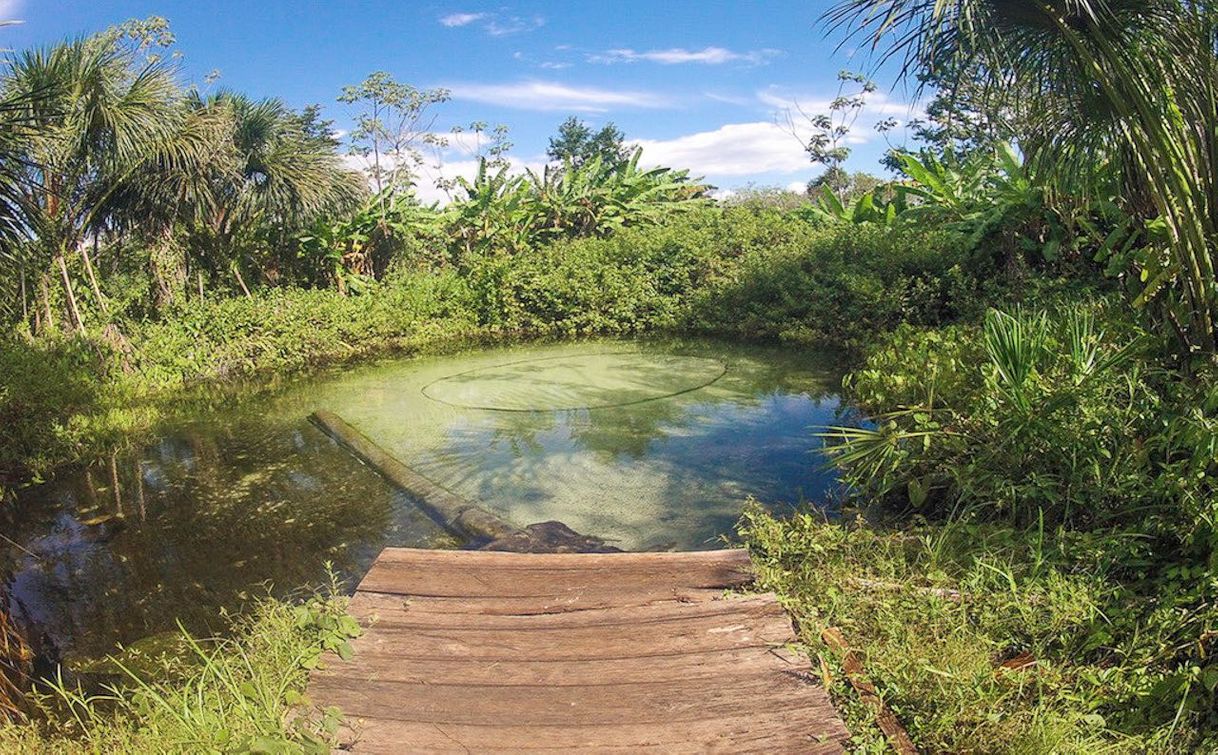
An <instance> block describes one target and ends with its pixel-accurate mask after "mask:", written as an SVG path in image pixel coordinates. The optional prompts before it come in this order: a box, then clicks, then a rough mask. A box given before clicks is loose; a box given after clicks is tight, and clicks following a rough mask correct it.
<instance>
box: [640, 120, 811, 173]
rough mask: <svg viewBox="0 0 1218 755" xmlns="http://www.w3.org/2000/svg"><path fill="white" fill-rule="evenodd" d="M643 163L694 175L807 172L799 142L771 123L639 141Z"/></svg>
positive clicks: (727, 127)
mask: <svg viewBox="0 0 1218 755" xmlns="http://www.w3.org/2000/svg"><path fill="white" fill-rule="evenodd" d="M634 143H635V144H637V145H639V146H640V147H642V148H643V157H642V162H645V163H647V164H648V165H667V166H671V167H673V168H688V169H689V170H690V171H691V172H692V173H694V174H695V175H715V176H748V175H755V174H760V173H795V172H797V171H803V172H808V171H810V170H811V164H810V163H809V162H808V155H807V154H806V153H805V152H804V150H803V147H802V146H801V145H800V143H799V140H798V139H797V138H796V137H794V136H792V135H791V134H790V133H789V132H787V131H784V130H783V129H782V128H780V127H779V126H777V125H776V124H774V123H770V122H764V121H762V122H755V123H729V124H727V125H724V126H720V127H719V128H717V129H715V130H714V131H701V132H698V133H696V134H687V135H685V136H679V137H677V138H675V139H639V140H636V141H635V142H634Z"/></svg>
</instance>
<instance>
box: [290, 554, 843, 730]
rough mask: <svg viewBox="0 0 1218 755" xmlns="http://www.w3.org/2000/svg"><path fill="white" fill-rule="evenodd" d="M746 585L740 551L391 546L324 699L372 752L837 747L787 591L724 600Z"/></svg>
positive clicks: (359, 604) (315, 692)
mask: <svg viewBox="0 0 1218 755" xmlns="http://www.w3.org/2000/svg"><path fill="white" fill-rule="evenodd" d="M750 579H751V573H750V568H749V562H748V556H747V554H746V553H745V552H744V551H742V550H727V551H710V552H696V553H606V554H575V553H558V554H528V553H502V552H488V551H433V550H414V549H405V548H390V549H386V550H385V551H384V552H383V553H381V555H380V557H379V558H378V559H377V560H376V563H375V564H373V566H372V569H371V570H370V571H369V572H368V574H367V576H366V577H364V580H363V581H362V582H361V583H360V585H359V589H358V590H357V591H356V593H355V596H354V597H353V598H352V600H351V609H350V610H351V613H352V614H353V615H354V616H355V617H356V618H358V619H359V620H360V622H361V623H362V624H363V625H364V626H365V627H366V632H365V633H364V635H363V636H362V637H360V638H359V639H357V640H356V641H355V643H354V649H355V656H354V658H353V659H352V660H350V661H346V662H343V661H339V660H338V659H333V660H331V661H330V662H328V663H327V665H326V668H324V669H320V670H317V671H314V672H313V675H312V677H311V679H310V686H309V693H310V698H311V699H312V700H313V702H314V703H316V704H318V705H323V706H327V705H336V706H338V707H339V708H341V709H342V710H343V712H344V714H345V716H346V721H347V729H346V730H345V732H344V740H343V747H344V748H345V749H351V750H355V751H358V752H420V751H456V752H483V751H492V750H500V751H505V750H524V751H537V750H564V751H623V752H624V751H630V752H634V751H637V750H651V751H655V752H665V753H668V752H705V751H720V752H746V751H758V752H761V751H764V752H770V753H773V752H799V753H829V752H841V750H842V748H841V742H842V741H843V740H844V739H845V738H846V737H847V733H846V729H845V726H844V725H843V724H842V722H841V720H840V719H839V718H838V716H837V714H836V713H835V711H834V710H833V706H832V704H831V703H830V701H829V698H828V695H827V694H826V693H825V691H824V690H823V689H822V688H820V687H819V686H816V684H815V683H814V682H813V681H812V680H811V679H810V677H809V671H810V670H811V669H810V667H809V663H808V661H807V659H806V658H804V657H802V656H800V655H798V654H796V653H794V652H791V651H789V650H786V649H785V648H784V646H785V645H786V644H788V643H790V642H792V641H793V640H794V634H793V632H792V628H791V623H790V619H789V618H788V617H787V616H786V614H785V613H784V612H783V610H782V608H781V607H780V606H779V605H778V603H777V601H776V600H775V599H774V596H773V595H769V594H767V595H748V596H729V595H726V594H725V592H724V591H725V588H731V587H739V586H741V585H744V584H747V583H748V582H749V581H750Z"/></svg>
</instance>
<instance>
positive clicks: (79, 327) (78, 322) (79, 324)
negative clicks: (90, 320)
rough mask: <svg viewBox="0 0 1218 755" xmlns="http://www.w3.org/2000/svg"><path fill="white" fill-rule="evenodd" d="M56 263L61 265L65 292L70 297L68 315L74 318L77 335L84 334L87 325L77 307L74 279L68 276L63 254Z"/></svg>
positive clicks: (57, 257)
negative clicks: (73, 288)
mask: <svg viewBox="0 0 1218 755" xmlns="http://www.w3.org/2000/svg"><path fill="white" fill-rule="evenodd" d="M55 262H56V264H58V265H59V274H60V276H61V278H62V280H63V291H64V293H65V294H67V296H68V314H69V315H70V316H71V318H72V327H73V328H74V329H75V331H76V332H77V333H84V332H85V323H84V321H83V320H82V319H81V318H80V308H79V307H77V306H76V294H75V293H73V292H72V279H71V277H70V276H69V275H68V263H67V261H66V260H65V259H64V255H63V253H60V254H57V255H55Z"/></svg>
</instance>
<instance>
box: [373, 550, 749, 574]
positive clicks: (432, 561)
mask: <svg viewBox="0 0 1218 755" xmlns="http://www.w3.org/2000/svg"><path fill="white" fill-rule="evenodd" d="M729 562H730V563H734V564H736V565H737V566H740V567H743V568H744V569H746V570H747V569H748V568H749V566H750V561H749V555H748V551H746V550H744V549H743V548H730V549H720V550H709V551H660V552H638V551H633V552H631V551H627V552H622V553H512V552H507V551H463V550H430V549H426V548H386V549H385V550H384V551H382V552H381V555H380V557H379V558H377V563H379V564H410V565H413V566H418V567H420V568H423V567H432V566H436V565H441V564H454V563H455V564H459V565H460V566H461V567H463V568H467V569H486V568H495V569H506V568H525V569H544V570H545V571H561V570H564V569H576V570H581V571H582V570H584V569H590V568H596V567H604V566H612V567H614V568H618V569H621V568H626V567H628V566H641V567H643V568H645V569H651V568H655V567H657V566H661V565H664V564H680V565H684V566H689V565H693V564H702V563H729Z"/></svg>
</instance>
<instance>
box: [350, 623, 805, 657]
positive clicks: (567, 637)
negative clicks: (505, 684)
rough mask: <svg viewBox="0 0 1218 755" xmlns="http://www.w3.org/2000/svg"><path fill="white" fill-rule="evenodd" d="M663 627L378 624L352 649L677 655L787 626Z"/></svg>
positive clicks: (767, 641) (754, 643) (787, 635)
mask: <svg viewBox="0 0 1218 755" xmlns="http://www.w3.org/2000/svg"><path fill="white" fill-rule="evenodd" d="M664 626H665V631H664V632H657V633H655V634H653V635H649V636H644V635H643V634H642V633H641V632H640V631H638V630H635V629H632V628H631V627H628V626H616V627H613V626H611V627H604V628H597V627H563V628H555V629H548V630H546V629H539V630H534V631H530V632H512V631H499V630H493V629H492V630H484V629H415V628H407V629H397V628H395V627H393V626H378V627H376V629H375V631H372V632H369V633H368V634H367V635H366V636H365V637H363V638H361V639H360V641H359V642H358V643H357V644H356V646H355V650H356V652H362V653H369V654H377V655H385V656H390V657H397V658H420V657H428V656H435V657H456V658H481V659H484V660H511V659H514V658H520V657H525V658H536V659H538V660H554V661H560V660H578V659H581V658H642V657H652V656H662V655H680V654H682V653H688V652H699V651H705V650H713V649H716V648H730V647H757V648H768V647H774V646H777V645H783V644H786V643H787V642H789V641H790V639H791V628H790V624H789V623H788V622H787V621H786V620H785V619H781V618H775V617H765V618H753V617H734V616H723V617H710V618H694V619H690V620H687V621H681V622H671V623H668V624H665V625H664Z"/></svg>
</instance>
